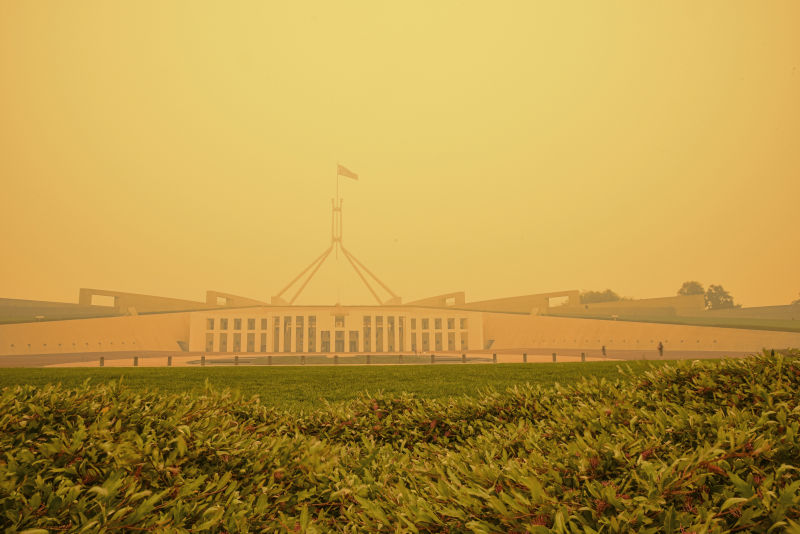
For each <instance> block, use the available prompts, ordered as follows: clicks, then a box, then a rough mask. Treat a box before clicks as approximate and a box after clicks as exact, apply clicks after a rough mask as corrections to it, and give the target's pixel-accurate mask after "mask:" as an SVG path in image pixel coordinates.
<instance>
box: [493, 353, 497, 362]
mask: <svg viewBox="0 0 800 534" xmlns="http://www.w3.org/2000/svg"><path fill="white" fill-rule="evenodd" d="M492 363H497V353H496V352H495V353H494V354H492Z"/></svg>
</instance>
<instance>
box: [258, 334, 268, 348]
mask: <svg viewBox="0 0 800 534" xmlns="http://www.w3.org/2000/svg"><path fill="white" fill-rule="evenodd" d="M259 352H267V334H266V333H264V334H261V347H260V348H259Z"/></svg>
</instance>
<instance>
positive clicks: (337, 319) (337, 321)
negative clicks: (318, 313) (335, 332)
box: [333, 315, 344, 328]
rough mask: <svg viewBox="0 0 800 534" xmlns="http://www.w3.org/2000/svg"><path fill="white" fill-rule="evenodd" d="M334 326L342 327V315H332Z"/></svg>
mask: <svg viewBox="0 0 800 534" xmlns="http://www.w3.org/2000/svg"><path fill="white" fill-rule="evenodd" d="M333 326H334V328H344V315H336V316H334V324H333Z"/></svg>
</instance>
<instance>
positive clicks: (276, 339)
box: [272, 317, 281, 352]
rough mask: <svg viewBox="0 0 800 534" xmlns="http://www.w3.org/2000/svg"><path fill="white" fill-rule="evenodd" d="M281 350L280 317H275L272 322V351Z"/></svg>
mask: <svg viewBox="0 0 800 534" xmlns="http://www.w3.org/2000/svg"><path fill="white" fill-rule="evenodd" d="M280 351H281V318H280V317H275V319H273V322H272V352H280Z"/></svg>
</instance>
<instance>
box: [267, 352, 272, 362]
mask: <svg viewBox="0 0 800 534" xmlns="http://www.w3.org/2000/svg"><path fill="white" fill-rule="evenodd" d="M267 365H272V354H270V355H269V356H267Z"/></svg>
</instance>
